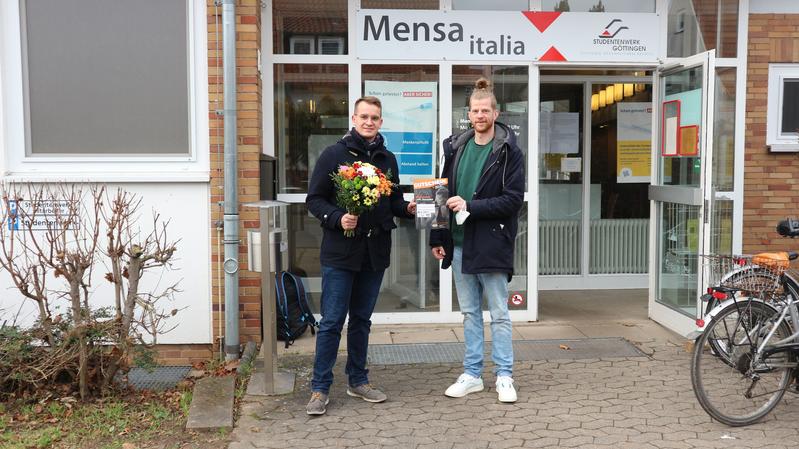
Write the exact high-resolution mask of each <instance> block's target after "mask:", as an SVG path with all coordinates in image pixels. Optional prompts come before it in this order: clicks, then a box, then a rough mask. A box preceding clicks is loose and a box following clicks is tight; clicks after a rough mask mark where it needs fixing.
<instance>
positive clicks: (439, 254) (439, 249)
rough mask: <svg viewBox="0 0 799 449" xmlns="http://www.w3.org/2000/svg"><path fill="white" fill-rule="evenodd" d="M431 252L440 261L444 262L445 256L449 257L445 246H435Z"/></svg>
mask: <svg viewBox="0 0 799 449" xmlns="http://www.w3.org/2000/svg"><path fill="white" fill-rule="evenodd" d="M431 251H432V253H433V257H435V258H436V259H438V260H444V256H446V255H447V252H446V251H444V247H443V246H434V247H433V248H431Z"/></svg>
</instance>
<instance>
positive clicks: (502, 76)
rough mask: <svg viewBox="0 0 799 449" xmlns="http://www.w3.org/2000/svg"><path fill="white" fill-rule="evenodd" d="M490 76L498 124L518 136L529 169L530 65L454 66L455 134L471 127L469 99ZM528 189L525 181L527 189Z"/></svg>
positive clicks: (517, 139) (453, 103)
mask: <svg viewBox="0 0 799 449" xmlns="http://www.w3.org/2000/svg"><path fill="white" fill-rule="evenodd" d="M480 77H486V78H488V79H489V80H491V82H492V83H493V85H494V96H495V97H497V109H498V110H499V117H498V118H497V120H498V121H500V122H502V123H504V124H506V125H508V126H510V127H511V129H513V131H514V132H515V133H516V143H517V144H518V145H519V148H520V149H521V150H522V153H524V161H525V167H526V166H527V165H526V164H527V136H528V135H529V131H528V129H527V128H528V125H527V123H528V110H529V108H528V101H529V92H528V84H529V75H528V68H527V66H489V65H471V66H464V65H460V66H453V67H452V131H453V132H457V131H463V130H465V129H467V128H469V127H470V126H471V125H469V118H468V117H467V112H468V111H469V96H470V95H471V94H472V90H473V89H474V83H475V81H477V80H478V79H479V78H480ZM526 186H527V184H526V181H525V187H526Z"/></svg>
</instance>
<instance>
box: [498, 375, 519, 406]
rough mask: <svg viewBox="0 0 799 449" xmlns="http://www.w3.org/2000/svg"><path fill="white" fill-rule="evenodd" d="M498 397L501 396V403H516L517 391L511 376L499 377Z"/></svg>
mask: <svg viewBox="0 0 799 449" xmlns="http://www.w3.org/2000/svg"><path fill="white" fill-rule="evenodd" d="M497 396H499V402H516V389H515V388H513V378H511V377H510V376H499V377H497Z"/></svg>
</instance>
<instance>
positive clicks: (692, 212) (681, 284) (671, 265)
mask: <svg viewBox="0 0 799 449" xmlns="http://www.w3.org/2000/svg"><path fill="white" fill-rule="evenodd" d="M659 206H660V209H661V210H660V216H661V217H662V220H661V222H660V224H659V230H660V233H661V235H660V238H659V239H658V241H659V242H660V251H659V254H660V260H659V261H658V267H659V268H660V276H659V277H658V280H659V282H658V296H657V301H658V302H659V303H661V304H664V305H666V306H669V307H671V308H672V309H674V310H676V311H678V312H681V313H683V314H685V315H688V316H695V315H696V286H697V273H698V272H697V251H698V248H699V247H698V245H699V234H698V233H699V207H698V206H688V205H685V204H673V203H659Z"/></svg>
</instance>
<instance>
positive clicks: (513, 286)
mask: <svg viewBox="0 0 799 449" xmlns="http://www.w3.org/2000/svg"><path fill="white" fill-rule="evenodd" d="M527 225H528V219H527V203H524V205H523V206H522V209H521V210H520V211H519V232H518V233H517V234H516V246H515V248H514V250H513V278H512V279H511V281H510V283H509V284H508V309H510V310H527V307H528V301H527V300H528V298H527V237H528V235H529V234H528V232H527V231H528V226H527ZM452 294H453V298H452V310H453V311H456V312H458V311H460V310H461V307H460V304H459V303H458V296H457V289H456V287H455V280H454V278H453V281H452ZM483 310H484V311H487V310H488V301H487V300H485V298H483Z"/></svg>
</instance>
